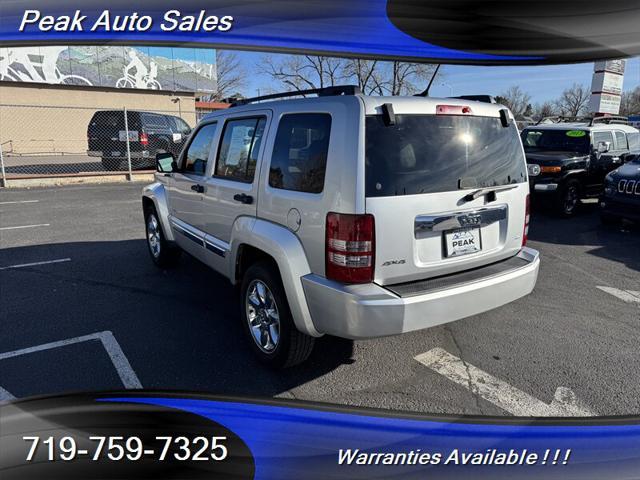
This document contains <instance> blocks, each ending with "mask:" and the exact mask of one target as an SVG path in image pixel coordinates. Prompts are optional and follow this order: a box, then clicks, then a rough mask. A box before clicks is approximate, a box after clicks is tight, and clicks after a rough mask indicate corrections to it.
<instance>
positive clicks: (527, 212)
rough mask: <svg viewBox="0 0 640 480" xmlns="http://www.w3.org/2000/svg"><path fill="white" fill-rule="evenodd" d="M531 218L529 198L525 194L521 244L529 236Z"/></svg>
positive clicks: (525, 242) (525, 241) (523, 243)
mask: <svg viewBox="0 0 640 480" xmlns="http://www.w3.org/2000/svg"><path fill="white" fill-rule="evenodd" d="M530 218H531V199H530V197H529V194H527V200H526V205H525V209H524V231H523V232H522V246H523V247H524V246H525V245H526V244H527V237H528V236H529V219H530Z"/></svg>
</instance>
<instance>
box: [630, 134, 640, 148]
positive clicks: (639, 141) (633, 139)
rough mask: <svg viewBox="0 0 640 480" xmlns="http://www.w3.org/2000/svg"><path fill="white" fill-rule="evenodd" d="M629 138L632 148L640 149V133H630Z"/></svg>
mask: <svg viewBox="0 0 640 480" xmlns="http://www.w3.org/2000/svg"><path fill="white" fill-rule="evenodd" d="M627 139H628V140H629V149H630V150H640V133H629V134H628V135H627Z"/></svg>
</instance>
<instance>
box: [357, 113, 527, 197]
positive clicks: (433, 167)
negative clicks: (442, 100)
mask: <svg viewBox="0 0 640 480" xmlns="http://www.w3.org/2000/svg"><path fill="white" fill-rule="evenodd" d="M525 181H526V163H525V159H524V155H523V153H522V147H521V144H520V139H519V137H518V130H517V128H516V125H515V122H511V125H510V126H509V127H503V126H502V123H501V121H500V119H499V118H492V117H471V116H458V115H396V116H395V125H389V126H387V125H385V124H384V122H383V120H382V116H380V115H376V116H368V117H367V119H366V195H367V196H368V197H384V196H392V195H412V194H420V193H436V192H448V191H455V190H459V189H464V188H482V187H492V186H500V185H507V184H512V183H521V182H525Z"/></svg>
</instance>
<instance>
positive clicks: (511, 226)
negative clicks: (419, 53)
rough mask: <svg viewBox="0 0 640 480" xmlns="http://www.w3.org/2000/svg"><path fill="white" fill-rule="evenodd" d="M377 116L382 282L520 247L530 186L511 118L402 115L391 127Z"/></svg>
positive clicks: (370, 166) (372, 203) (459, 267)
mask: <svg viewBox="0 0 640 480" xmlns="http://www.w3.org/2000/svg"><path fill="white" fill-rule="evenodd" d="M379 117H380V116H370V117H368V118H367V120H366V135H367V139H366V161H365V164H366V167H365V172H366V173H365V184H366V185H365V190H366V202H365V209H366V213H370V214H372V215H373V216H374V218H375V227H376V251H375V279H374V281H375V282H376V283H379V284H382V285H385V284H386V285H391V284H395V283H403V282H410V281H414V280H421V279H425V278H431V277H436V276H441V275H448V274H451V273H455V272H460V271H463V270H467V269H472V268H477V267H480V266H483V265H488V264H491V263H494V262H497V261H499V260H502V259H504V258H507V257H510V256H513V255H515V254H516V253H517V252H518V251H519V250H520V249H521V247H522V238H523V232H524V225H525V211H526V199H527V195H528V193H529V186H528V183H527V178H526V162H525V159H524V154H523V151H522V145H521V143H520V138H519V135H518V131H517V128H516V126H515V122H511V123H510V125H509V126H506V127H505V126H503V124H502V123H501V121H500V118H499V117H495V118H494V117H479V116H458V115H446V116H445V115H442V116H441V115H402V114H400V115H396V116H395V117H396V118H395V124H394V125H385V124H384V122H383V121H382V119H381V118H379ZM474 193H476V194H477V195H476V196H475V198H473V194H474Z"/></svg>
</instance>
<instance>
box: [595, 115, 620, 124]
mask: <svg viewBox="0 0 640 480" xmlns="http://www.w3.org/2000/svg"><path fill="white" fill-rule="evenodd" d="M596 123H605V124H607V125H611V124H614V125H629V118H628V117H623V116H621V115H610V116H608V117H595V118H593V119H592V120H591V125H592V126H593V125H595V124H596Z"/></svg>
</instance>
